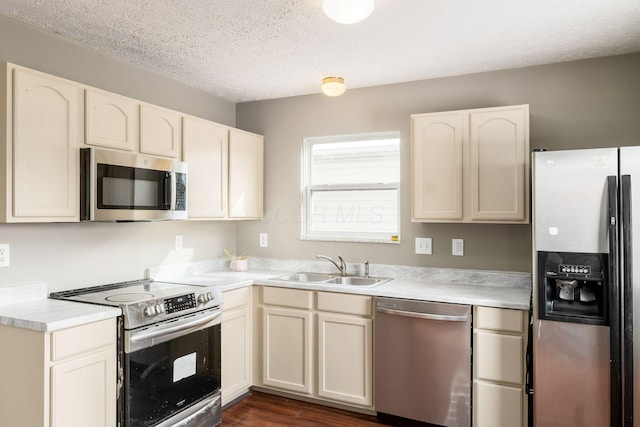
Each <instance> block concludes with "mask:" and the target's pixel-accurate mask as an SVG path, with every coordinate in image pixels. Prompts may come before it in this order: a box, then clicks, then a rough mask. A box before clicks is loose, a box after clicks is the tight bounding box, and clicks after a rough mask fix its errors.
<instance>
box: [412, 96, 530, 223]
mask: <svg viewBox="0 0 640 427" xmlns="http://www.w3.org/2000/svg"><path fill="white" fill-rule="evenodd" d="M411 128H412V143H411V147H412V162H413V163H412V194H411V204H412V212H411V219H412V221H414V222H450V223H451V222H471V223H516V224H528V223H529V106H528V105H516V106H507V107H496V108H482V109H476V110H461V111H449V112H442V113H429V114H414V115H412V116H411Z"/></svg>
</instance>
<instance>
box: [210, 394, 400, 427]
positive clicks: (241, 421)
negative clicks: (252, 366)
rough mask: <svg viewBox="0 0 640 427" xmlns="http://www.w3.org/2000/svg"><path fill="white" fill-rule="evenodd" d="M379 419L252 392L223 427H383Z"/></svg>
mask: <svg viewBox="0 0 640 427" xmlns="http://www.w3.org/2000/svg"><path fill="white" fill-rule="evenodd" d="M389 425H397V424H384V423H383V422H381V421H379V420H378V419H377V418H376V417H374V416H371V415H365V414H358V413H355V412H349V411H343V410H341V409H334V408H329V407H326V406H321V405H314V404H312V403H307V402H301V401H298V400H293V399H288V398H286V397H280V396H273V395H270V394H265V393H259V392H252V395H251V396H249V397H246V398H244V399H242V400H241V401H239V402H238V403H236V404H235V405H233V406H231V407H229V408H227V409H226V410H225V411H224V412H223V413H222V424H221V426H222V427H276V426H277V427H309V426H318V427H319V426H331V427H367V426H373V427H380V426H389Z"/></svg>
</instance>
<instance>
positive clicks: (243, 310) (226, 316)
mask: <svg viewBox="0 0 640 427" xmlns="http://www.w3.org/2000/svg"><path fill="white" fill-rule="evenodd" d="M222 301H223V305H222V405H223V406H224V405H226V404H228V403H230V402H233V400H234V399H237V398H238V397H240V396H242V395H243V394H245V393H247V392H248V391H249V388H250V387H251V384H252V381H253V339H252V330H253V327H252V323H253V315H252V313H253V308H252V307H253V306H252V288H251V287H246V288H240V289H235V290H231V291H226V292H224V293H223V294H222Z"/></svg>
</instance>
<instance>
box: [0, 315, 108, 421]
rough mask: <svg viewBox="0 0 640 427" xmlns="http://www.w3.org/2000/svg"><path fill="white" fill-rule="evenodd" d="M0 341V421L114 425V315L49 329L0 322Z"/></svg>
mask: <svg viewBox="0 0 640 427" xmlns="http://www.w3.org/2000/svg"><path fill="white" fill-rule="evenodd" d="M0 342H2V343H3V348H2V351H0V378H2V381H0V414H2V421H1V422H0V424H2V425H7V426H21V427H115V425H116V394H117V391H116V382H117V370H116V324H115V319H108V320H102V321H99V322H95V323H90V324H86V325H82V326H77V327H73V328H69V329H64V330H60V331H55V332H51V333H48V332H38V331H32V330H27V329H21V328H14V327H9V326H0ZM7 343H10V344H9V345H7Z"/></svg>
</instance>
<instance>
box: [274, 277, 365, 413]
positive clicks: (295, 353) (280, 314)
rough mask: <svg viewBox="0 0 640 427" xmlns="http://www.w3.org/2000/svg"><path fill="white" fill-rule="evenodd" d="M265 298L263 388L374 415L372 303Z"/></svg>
mask: <svg viewBox="0 0 640 427" xmlns="http://www.w3.org/2000/svg"><path fill="white" fill-rule="evenodd" d="M262 292H263V295H262V297H263V300H262V304H263V306H262V322H263V336H262V360H263V368H262V369H263V372H262V384H261V385H263V386H264V387H267V388H273V389H275V390H279V391H285V392H290V393H293V394H298V395H302V396H305V397H308V398H312V399H316V400H322V401H327V402H329V401H330V402H333V403H337V404H343V405H349V406H357V407H361V408H365V409H372V407H373V392H372V390H373V385H372V378H373V369H372V367H373V345H372V339H373V338H372V337H373V323H372V322H373V321H372V319H371V304H372V301H371V297H368V296H362V295H347V294H337V293H330V292H314V291H304V290H294V289H284V288H271V287H264V288H263V289H262Z"/></svg>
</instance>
